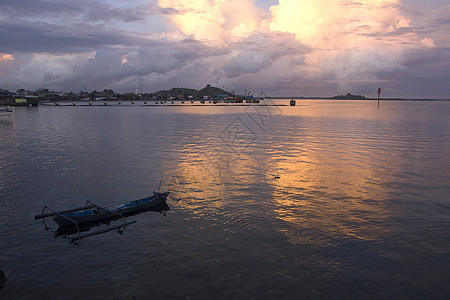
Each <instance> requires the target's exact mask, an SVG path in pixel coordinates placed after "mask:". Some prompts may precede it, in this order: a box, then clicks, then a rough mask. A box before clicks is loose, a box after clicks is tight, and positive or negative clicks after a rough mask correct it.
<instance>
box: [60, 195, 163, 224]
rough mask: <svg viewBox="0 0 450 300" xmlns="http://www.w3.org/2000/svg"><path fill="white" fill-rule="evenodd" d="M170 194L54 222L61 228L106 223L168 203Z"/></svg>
mask: <svg viewBox="0 0 450 300" xmlns="http://www.w3.org/2000/svg"><path fill="white" fill-rule="evenodd" d="M168 194H169V192H165V193H155V194H154V195H153V196H150V197H147V198H143V199H139V200H135V201H131V202H128V203H124V204H119V205H116V206H110V207H105V208H104V209H102V208H99V207H98V208H94V209H86V210H83V211H77V212H69V213H65V214H60V215H56V216H54V217H53V220H54V221H55V222H56V223H57V224H58V225H59V226H60V227H65V226H75V225H85V224H92V223H98V222H104V221H108V220H112V219H115V218H120V217H121V216H127V215H130V214H133V213H135V212H139V211H143V210H148V209H150V208H152V207H155V206H158V205H160V204H162V203H164V202H165V201H166V199H167V196H168Z"/></svg>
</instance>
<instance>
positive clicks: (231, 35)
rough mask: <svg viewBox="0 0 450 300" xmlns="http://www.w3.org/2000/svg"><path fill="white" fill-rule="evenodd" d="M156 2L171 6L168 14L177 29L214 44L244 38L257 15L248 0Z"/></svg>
mask: <svg viewBox="0 0 450 300" xmlns="http://www.w3.org/2000/svg"><path fill="white" fill-rule="evenodd" d="M158 4H159V6H160V7H161V8H162V9H172V13H171V14H170V16H169V17H170V19H171V20H172V22H174V24H176V26H177V27H178V29H179V30H180V31H181V32H183V33H184V34H186V35H191V36H193V37H194V38H195V39H197V40H200V41H203V42H205V43H207V44H210V45H216V46H225V45H226V44H228V43H230V42H233V41H237V40H239V39H242V38H245V37H248V36H249V35H250V34H252V33H253V32H254V31H255V30H256V29H257V28H258V26H259V23H260V18H261V16H260V11H259V9H258V8H257V7H256V6H255V5H254V4H253V3H252V2H251V1H250V0H226V1H208V0H185V1H180V0H158ZM175 12H176V13H175Z"/></svg>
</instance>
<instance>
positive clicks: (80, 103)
mask: <svg viewBox="0 0 450 300" xmlns="http://www.w3.org/2000/svg"><path fill="white" fill-rule="evenodd" d="M40 105H45V106H209V105H211V106H250V105H264V106H267V105H268V104H267V103H264V100H261V101H260V100H254V101H251V102H247V101H232V100H117V99H113V100H111V99H105V100H63V101H62V100H60V101H41V102H40ZM269 105H271V106H285V105H284V104H274V103H270V104H269ZM287 105H288V104H287Z"/></svg>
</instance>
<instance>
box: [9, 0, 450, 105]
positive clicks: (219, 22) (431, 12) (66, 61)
mask: <svg viewBox="0 0 450 300" xmlns="http://www.w3.org/2000/svg"><path fill="white" fill-rule="evenodd" d="M156 1H157V0H154V1H143V0H130V1H127V2H117V1H115V0H110V1H107V2H105V1H100V0H92V1H88V0H81V1H79V2H70V3H69V2H67V3H65V2H57V1H54V0H46V1H44V0H23V1H21V2H20V5H19V4H18V1H12V0H5V1H2V2H1V3H0V11H1V17H0V40H1V41H7V42H2V43H1V44H0V52H1V53H3V54H2V55H3V56H0V57H1V59H0V71H1V72H0V87H4V88H7V87H8V86H10V87H17V88H19V87H25V88H35V87H49V88H54V89H61V90H67V89H75V90H76V89H79V88H80V86H84V85H85V84H87V85H88V87H91V88H92V89H94V88H95V89H103V88H113V89H116V90H117V91H119V92H121V91H122V92H123V91H130V90H133V89H134V86H135V84H136V83H137V82H139V81H141V80H142V82H143V85H144V86H147V90H148V91H155V90H159V89H162V88H171V87H174V86H185V87H193V88H201V87H203V86H204V85H205V84H206V83H212V84H214V85H217V86H219V87H226V88H228V89H236V88H238V87H239V88H242V87H244V86H245V88H246V89H249V90H251V91H254V92H258V91H259V90H261V89H264V91H265V92H266V93H267V94H270V95H280V96H290V95H305V96H308V95H318V96H329V95H335V94H337V93H347V92H352V93H360V94H368V95H369V96H370V93H372V92H373V91H374V90H375V89H374V87H378V86H379V85H381V86H383V91H386V92H390V95H391V96H408V95H407V94H408V93H409V92H410V91H411V90H412V89H410V88H407V87H410V86H414V84H413V83H410V82H419V81H420V82H421V83H424V82H427V83H429V86H430V87H429V88H423V90H424V92H423V93H426V91H428V92H432V93H434V91H439V95H446V94H445V88H436V86H435V85H436V84H437V83H438V82H442V80H441V78H442V77H443V78H448V75H449V74H448V71H446V70H447V69H450V67H449V59H448V57H447V56H446V55H445V53H446V52H448V49H449V48H450V37H449V35H448V31H449V30H450V22H448V18H447V14H448V13H449V9H450V7H446V6H444V7H442V6H438V7H437V6H433V5H432V4H433V3H438V2H436V1H434V0H430V2H429V3H428V5H427V6H423V5H422V4H420V3H418V2H417V4H416V5H419V4H420V5H422V6H420V7H416V6H414V7H413V6H411V5H412V4H411V3H410V2H402V1H400V0H383V1H382V0H371V1H369V0H358V1H356V0H355V1H350V0H315V1H313V0H301V1H300V0H280V1H274V0H271V1H264V9H262V8H261V7H262V6H261V3H262V2H261V3H259V2H258V1H256V0H254V1H252V0H243V1H240V0H220V1H219V0H188V1H182V0H159V1H157V2H156ZM269 2H270V3H273V4H274V5H272V6H271V7H270V8H269V5H268V3H269ZM414 3H416V2H414ZM256 4H259V5H260V6H257V5H256ZM406 4H408V5H409V6H408V7H406V8H405V5H406ZM418 8H421V9H418ZM422 8H423V9H422ZM138 27H139V30H138V29H137V28H138ZM4 55H11V56H4ZM7 57H13V58H14V60H7ZM434 70H436V72H434ZM411 72H414V75H413V74H411ZM420 76H422V77H420ZM420 78H421V79H420ZM406 81H408V82H406ZM440 84H441V83H440ZM414 95H417V93H414ZM436 95H437V93H436ZM447 97H448V96H447Z"/></svg>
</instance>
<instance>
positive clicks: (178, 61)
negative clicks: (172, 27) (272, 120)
mask: <svg viewBox="0 0 450 300" xmlns="http://www.w3.org/2000/svg"><path fill="white" fill-rule="evenodd" d="M227 53H228V52H227V51H226V50H224V49H219V48H211V47H207V46H205V45H203V44H201V43H192V42H187V43H179V42H173V41H154V40H147V41H143V42H142V43H141V45H140V46H139V47H134V48H131V47H130V48H127V47H125V46H123V47H115V48H112V49H104V50H99V51H96V53H95V56H94V57H93V58H90V59H89V60H88V61H87V62H86V63H85V64H78V65H75V66H74V67H73V72H72V74H71V75H70V76H68V77H67V78H64V79H63V80H60V81H58V82H55V84H57V85H59V86H70V85H71V84H72V83H73V82H88V83H89V84H90V85H93V86H105V83H108V85H109V86H111V87H119V88H120V83H121V82H124V81H125V82H127V83H128V86H129V85H130V84H129V82H135V81H136V78H138V77H146V76H157V77H158V76H159V78H164V77H165V76H171V75H167V74H170V72H172V71H173V70H178V72H180V73H181V71H180V70H183V69H184V68H186V67H188V66H189V65H191V64H195V62H196V61H198V60H202V59H204V58H205V57H217V56H222V55H225V54H227ZM198 71H199V72H204V71H205V70H204V69H203V70H201V69H199V70H198Z"/></svg>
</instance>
